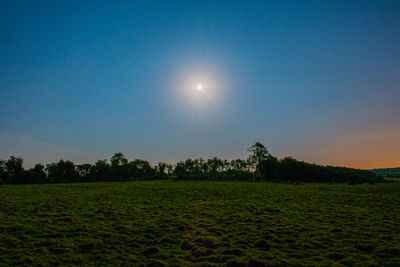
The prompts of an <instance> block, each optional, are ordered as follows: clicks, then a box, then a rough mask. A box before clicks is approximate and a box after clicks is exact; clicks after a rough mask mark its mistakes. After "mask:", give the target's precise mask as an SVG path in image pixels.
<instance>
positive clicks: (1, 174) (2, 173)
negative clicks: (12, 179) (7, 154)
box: [0, 160, 8, 184]
mask: <svg viewBox="0 0 400 267" xmlns="http://www.w3.org/2000/svg"><path fill="white" fill-rule="evenodd" d="M7 178H8V173H7V169H6V161H5V160H0V184H3V183H6V181H7Z"/></svg>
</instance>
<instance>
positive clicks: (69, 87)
mask: <svg viewBox="0 0 400 267" xmlns="http://www.w3.org/2000/svg"><path fill="white" fill-rule="evenodd" d="M0 25H1V26H0V158H1V159H7V158H8V156H10V155H16V156H21V157H23V158H24V160H25V167H30V166H32V165H33V164H34V163H37V162H41V163H49V162H55V161H58V160H59V159H60V158H63V159H65V160H66V159H69V160H72V161H74V162H77V163H82V162H94V161H96V160H98V159H104V158H110V157H111V156H112V155H113V154H114V153H115V152H118V151H121V152H123V153H124V154H125V155H126V156H127V157H128V158H129V159H134V158H143V159H148V160H150V161H151V162H152V163H156V162H157V161H159V160H163V161H168V162H172V163H173V162H176V161H178V160H184V159H186V158H189V157H191V158H195V157H204V158H208V157H212V156H218V157H222V158H228V159H232V158H237V157H242V158H243V157H246V155H247V152H246V149H247V148H248V147H249V146H250V145H252V144H253V143H254V142H255V141H259V142H261V143H263V144H264V145H265V146H266V147H267V148H268V150H269V151H270V152H271V153H272V154H273V155H275V156H278V157H283V156H287V155H291V156H293V157H295V158H297V159H299V160H305V161H309V162H315V163H321V164H331V165H342V166H349V167H357V168H365V169H367V168H376V167H394V166H400V1H140V2H135V1H126V2H119V1H108V3H106V2H101V1H92V2H90V1H85V3H84V1H1V2H0ZM198 85H201V87H202V88H201V90H198V89H197V86H198Z"/></svg>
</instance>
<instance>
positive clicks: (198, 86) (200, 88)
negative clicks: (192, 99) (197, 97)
mask: <svg viewBox="0 0 400 267" xmlns="http://www.w3.org/2000/svg"><path fill="white" fill-rule="evenodd" d="M197 90H199V91H201V90H203V85H202V84H201V83H199V84H197Z"/></svg>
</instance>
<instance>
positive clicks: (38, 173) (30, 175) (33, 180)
mask: <svg viewBox="0 0 400 267" xmlns="http://www.w3.org/2000/svg"><path fill="white" fill-rule="evenodd" d="M26 176H27V182H28V183H30V184H39V183H45V182H46V172H45V171H44V165H42V164H36V165H35V166H34V167H33V168H31V169H29V170H28V171H27V174H26Z"/></svg>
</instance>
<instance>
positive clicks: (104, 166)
mask: <svg viewBox="0 0 400 267" xmlns="http://www.w3.org/2000/svg"><path fill="white" fill-rule="evenodd" d="M248 151H249V156H248V157H247V158H246V159H234V160H230V161H228V160H226V159H225V160H223V159H219V158H217V157H213V158H210V159H206V160H205V159H203V158H198V159H187V160H185V161H180V162H178V163H176V164H169V163H166V162H159V163H158V164H157V165H155V166H152V165H151V164H150V163H149V161H147V160H142V159H135V160H132V161H129V160H128V159H127V158H126V157H125V156H124V154H122V153H121V152H118V153H115V154H114V156H112V157H111V159H110V161H108V160H106V159H104V160H98V161H97V162H95V163H94V164H89V163H85V164H78V165H76V164H74V163H73V162H71V161H69V160H66V161H64V160H60V161H58V162H56V163H51V164H47V165H46V166H45V165H43V164H36V165H35V166H34V167H33V168H31V169H28V170H25V169H24V167H23V159H22V158H20V157H15V156H11V157H10V158H9V159H8V160H0V184H41V183H68V182H105V181H136V180H160V179H173V180H195V179H203V180H207V179H209V180H243V181H284V182H333V183H342V182H348V183H364V182H369V183H372V182H376V181H378V180H379V178H378V177H377V176H376V174H375V173H374V172H372V171H368V170H359V169H352V168H345V167H333V166H322V165H317V164H310V163H307V162H303V161H298V160H296V159H294V158H292V157H285V158H282V159H278V158H276V157H274V156H272V155H271V154H270V153H269V152H268V150H267V149H266V147H265V146H264V145H262V144H261V143H258V142H256V143H255V144H254V145H252V146H251V147H250V148H249V149H248Z"/></svg>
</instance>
